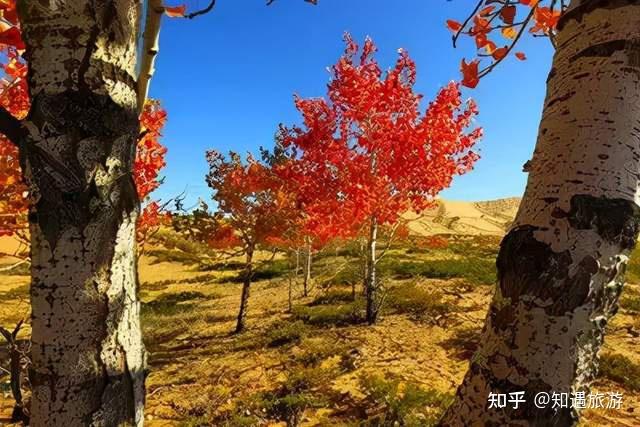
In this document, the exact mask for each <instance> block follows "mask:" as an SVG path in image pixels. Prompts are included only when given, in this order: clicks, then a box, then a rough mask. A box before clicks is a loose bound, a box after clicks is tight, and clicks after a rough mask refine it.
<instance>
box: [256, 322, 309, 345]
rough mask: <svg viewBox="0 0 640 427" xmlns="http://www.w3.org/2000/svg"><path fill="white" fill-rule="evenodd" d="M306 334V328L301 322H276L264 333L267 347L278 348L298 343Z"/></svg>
mask: <svg viewBox="0 0 640 427" xmlns="http://www.w3.org/2000/svg"><path fill="white" fill-rule="evenodd" d="M306 333H307V326H306V325H305V324H304V322H302V321H301V320H298V321H296V322H288V321H286V320H284V321H280V322H276V323H274V324H273V325H271V327H270V328H269V329H268V330H267V332H266V342H267V346H269V347H280V346H282V345H285V344H291V343H299V342H300V340H301V339H302V338H303V337H304V335H305V334H306Z"/></svg>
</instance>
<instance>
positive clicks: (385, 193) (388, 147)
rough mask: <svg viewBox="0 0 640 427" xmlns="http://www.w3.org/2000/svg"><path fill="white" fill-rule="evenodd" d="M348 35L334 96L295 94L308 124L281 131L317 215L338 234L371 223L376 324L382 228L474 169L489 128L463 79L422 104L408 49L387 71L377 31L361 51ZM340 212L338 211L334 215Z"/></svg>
mask: <svg viewBox="0 0 640 427" xmlns="http://www.w3.org/2000/svg"><path fill="white" fill-rule="evenodd" d="M345 41H346V45H347V47H346V50H345V53H344V55H343V56H342V57H341V58H340V59H339V61H338V62H337V63H336V64H335V65H334V66H333V68H332V79H331V81H330V82H329V85H328V94H327V98H326V99H325V98H314V99H301V98H296V99H295V103H296V107H297V109H298V110H299V111H300V113H301V115H302V117H303V122H304V125H303V126H302V127H293V128H285V127H282V129H281V132H280V140H281V141H282V144H283V146H284V147H285V148H288V149H290V150H292V151H293V152H294V154H292V157H293V158H295V159H296V161H294V162H291V163H290V166H289V167H290V168H291V172H290V175H289V179H290V180H291V181H292V182H293V183H294V185H293V186H292V187H293V188H297V189H298V190H297V194H298V197H299V198H300V203H301V205H302V206H304V210H305V212H306V213H307V215H308V216H309V217H310V219H309V223H310V224H311V225H313V224H317V228H318V229H320V230H322V229H324V228H327V227H328V228H329V230H333V232H334V233H336V234H338V233H342V232H345V231H346V230H349V229H352V228H354V227H355V228H366V229H367V242H368V245H367V250H368V254H367V275H366V276H367V279H366V289H367V319H368V321H369V322H370V323H373V322H375V320H376V318H377V314H378V310H379V305H380V301H379V299H378V293H377V289H378V287H379V282H380V281H379V279H377V278H376V264H377V263H378V261H379V257H378V255H377V250H376V244H377V235H378V230H379V227H382V226H394V225H396V224H399V219H400V217H401V215H402V214H403V213H405V212H407V211H408V210H411V209H412V210H415V211H421V210H424V209H425V208H427V207H428V206H429V205H430V204H431V203H432V201H433V200H434V198H435V196H436V195H437V194H438V193H439V192H440V191H441V190H442V189H444V188H446V187H448V186H449V185H450V184H451V181H452V179H453V177H454V176H455V175H459V174H463V173H465V172H467V171H469V170H470V169H471V168H472V166H473V164H474V162H475V161H476V160H477V159H478V155H477V154H476V153H475V152H474V151H473V150H472V148H473V146H474V144H475V143H476V141H478V139H479V138H480V137H481V134H482V130H481V129H480V128H477V129H473V130H470V129H469V128H470V126H471V125H472V120H473V118H474V117H475V115H476V114H477V109H476V106H475V103H474V102H473V101H471V100H469V101H466V102H465V101H463V100H462V98H461V93H460V90H459V87H458V84H456V83H450V84H448V85H447V86H446V87H444V88H443V89H442V90H441V91H440V92H439V93H438V95H437V96H436V98H435V100H433V101H432V102H431V103H429V105H428V106H427V108H426V110H423V109H422V108H421V100H422V96H421V95H419V94H417V93H415V91H414V85H415V82H416V66H415V63H414V62H413V60H412V59H411V58H410V57H409V55H408V53H407V52H405V51H403V50H400V52H399V55H398V59H397V62H396V64H395V66H394V67H392V68H391V69H390V70H389V71H388V72H387V73H383V71H382V68H381V67H380V65H379V64H378V62H377V61H376V60H375V57H374V54H375V52H376V46H375V45H374V43H373V42H372V41H371V40H370V39H367V40H366V42H365V43H364V46H363V48H362V50H360V49H359V47H358V45H357V44H356V43H355V42H354V41H353V40H352V39H351V37H350V36H349V35H346V36H345ZM333 212H340V214H339V216H337V217H336V218H337V220H336V221H335V222H333V223H332V222H330V221H327V217H328V218H332V217H335V215H333Z"/></svg>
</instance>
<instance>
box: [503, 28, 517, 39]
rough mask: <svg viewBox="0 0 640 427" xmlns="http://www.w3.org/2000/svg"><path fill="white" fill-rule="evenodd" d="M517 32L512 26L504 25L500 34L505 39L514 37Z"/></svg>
mask: <svg viewBox="0 0 640 427" xmlns="http://www.w3.org/2000/svg"><path fill="white" fill-rule="evenodd" d="M517 35H518V32H517V31H516V29H515V28H513V27H506V28H503V29H502V36H503V37H505V38H507V39H515V38H516V36H517Z"/></svg>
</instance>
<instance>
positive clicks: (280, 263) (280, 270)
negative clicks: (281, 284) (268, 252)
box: [219, 260, 291, 283]
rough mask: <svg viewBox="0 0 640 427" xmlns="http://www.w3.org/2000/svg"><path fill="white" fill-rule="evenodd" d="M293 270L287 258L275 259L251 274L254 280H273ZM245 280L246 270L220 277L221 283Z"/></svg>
mask: <svg viewBox="0 0 640 427" xmlns="http://www.w3.org/2000/svg"><path fill="white" fill-rule="evenodd" d="M290 272H291V266H290V265H289V263H288V262H287V261H286V260H275V261H272V262H270V263H268V264H266V265H263V266H262V267H260V268H258V269H257V270H254V272H253V274H252V275H251V281H252V282H259V281H261V280H273V279H276V278H279V277H284V276H286V275H288V274H289V273H290ZM243 280H244V272H243V271H240V272H239V273H238V274H237V275H235V276H233V277H227V278H222V279H219V281H220V283H229V282H231V283H242V282H243Z"/></svg>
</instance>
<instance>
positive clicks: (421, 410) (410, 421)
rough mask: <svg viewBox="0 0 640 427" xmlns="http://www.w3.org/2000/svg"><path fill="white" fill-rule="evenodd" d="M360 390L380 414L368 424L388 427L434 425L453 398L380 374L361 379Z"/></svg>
mask: <svg viewBox="0 0 640 427" xmlns="http://www.w3.org/2000/svg"><path fill="white" fill-rule="evenodd" d="M360 387H361V388H362V390H363V392H364V394H365V395H366V396H367V397H366V399H365V400H366V404H367V405H368V406H369V407H370V408H371V409H373V410H376V412H377V413H376V414H375V415H374V416H373V417H371V419H369V420H368V421H369V422H370V423H375V424H374V425H378V426H385V427H386V426H389V427H391V426H396V425H401V426H407V427H409V426H415V427H418V426H420V427H422V426H430V425H435V424H436V423H437V421H438V419H439V418H440V415H441V413H442V412H443V411H444V410H445V409H446V408H447V406H448V405H449V404H450V403H451V401H452V399H453V396H452V395H450V394H443V393H440V392H438V391H435V390H430V389H424V388H422V387H420V386H418V385H416V384H412V383H407V382H404V381H402V380H400V379H398V378H388V377H387V378H385V377H382V376H378V375H364V376H362V377H361V378H360Z"/></svg>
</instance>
